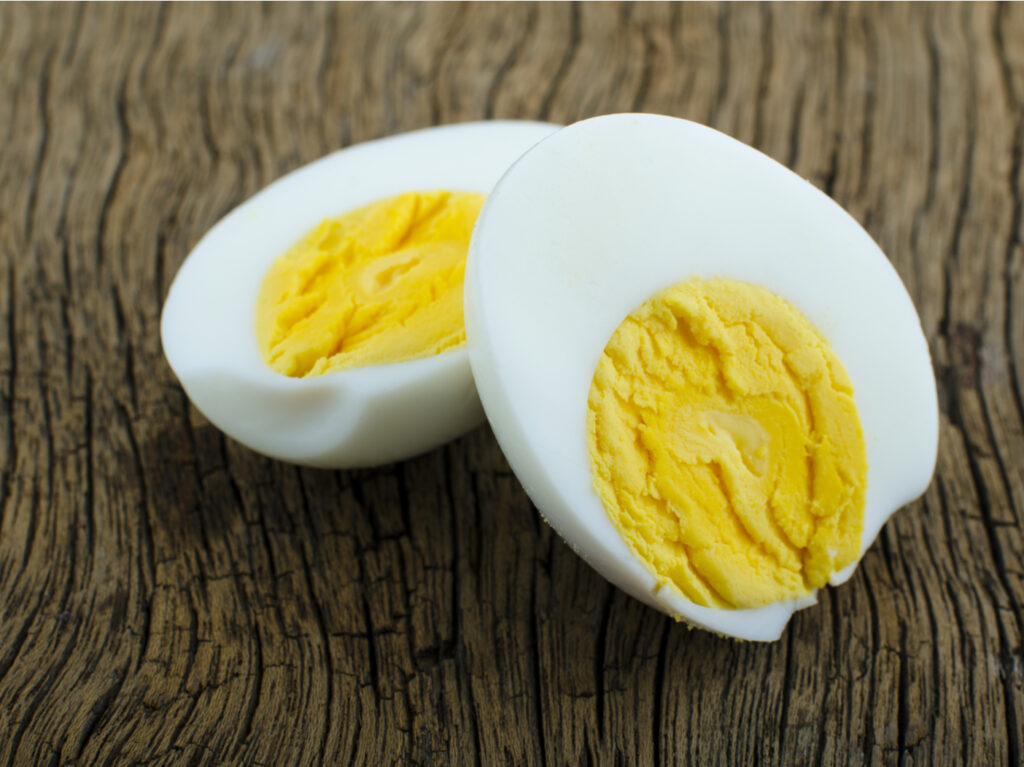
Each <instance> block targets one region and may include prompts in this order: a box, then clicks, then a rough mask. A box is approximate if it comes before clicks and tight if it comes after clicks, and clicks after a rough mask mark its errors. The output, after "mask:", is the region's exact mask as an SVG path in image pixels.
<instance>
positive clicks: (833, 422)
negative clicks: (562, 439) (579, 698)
mask: <svg viewBox="0 0 1024 767" xmlns="http://www.w3.org/2000/svg"><path fill="white" fill-rule="evenodd" d="M587 429H588V442H589V449H590V459H591V469H592V475H593V483H594V489H595V490H596V492H597V494H598V495H599V496H600V498H601V501H602V502H603V504H604V506H605V508H606V510H607V511H608V514H609V515H610V517H611V520H612V522H613V523H614V525H615V526H616V528H617V529H618V530H619V532H620V533H621V535H622V536H623V538H624V539H625V541H626V542H627V544H628V545H629V546H630V548H631V549H632V550H633V551H634V553H635V554H636V555H637V556H638V557H640V559H641V560H643V562H644V563H645V564H646V565H647V566H648V568H649V569H650V570H651V571H652V572H653V573H654V574H655V576H656V577H657V578H658V581H659V583H661V584H663V585H664V584H674V585H675V586H676V587H677V588H678V589H679V590H680V591H681V592H682V593H683V595H685V596H686V597H687V598H688V599H689V600H691V601H692V602H694V603H696V604H698V605H704V606H709V607H728V608H748V607H759V606H762V605H766V604H769V603H771V602H775V601H778V600H783V599H788V598H791V597H797V596H801V595H805V594H807V593H808V592H809V591H810V590H811V589H814V588H818V587H820V586H823V585H824V584H825V583H827V582H828V579H829V577H830V576H831V575H832V573H834V572H835V571H836V570H839V569H841V568H843V567H845V566H846V565H848V564H850V563H851V562H853V561H854V560H855V559H856V558H857V556H858V555H859V554H860V546H861V532H862V529H863V525H864V491H865V487H866V484H867V456H866V452H865V447H864V437H863V433H862V430H861V424H860V419H859V417H858V415H857V409H856V406H855V405H854V401H853V389H852V386H851V384H850V380H849V378H848V377H847V374H846V371H845V370H844V369H843V366H842V365H841V364H840V362H839V360H838V359H837V358H836V356H835V354H834V353H833V351H832V349H831V347H830V346H829V344H828V342H827V341H826V340H825V339H824V338H823V337H822V336H821V335H820V334H819V333H818V332H817V331H816V330H815V329H814V327H813V326H812V325H811V324H810V323H809V322H808V321H807V319H806V318H804V317H803V315H801V314H800V313H799V312H798V311H797V310H796V309H794V308H793V307H792V306H791V305H790V304H788V303H787V302H786V301H784V300H783V299H781V298H779V297H778V296H776V295H775V294H773V293H770V292H769V291H767V290H764V289H763V288H760V287H756V286H754V285H750V284H747V283H742V282H736V281H733V280H724V279H714V280H706V281H704V280H697V279H692V280H688V281H686V282H683V283H680V284H678V285H676V286H674V287H672V288H669V289H668V290H665V291H663V292H661V293H659V294H657V295H655V296H654V297H653V298H651V299H650V300H649V301H647V302H646V303H644V304H643V305H642V306H640V308H638V309H637V310H636V311H634V312H633V313H632V314H631V315H630V316H629V317H627V318H626V319H625V320H624V321H623V322H622V324H621V325H619V327H618V329H617V330H616V331H615V333H614V334H613V335H612V338H611V340H610V341H609V342H608V345H607V347H606V348H605V350H604V354H603V355H602V357H601V360H600V362H599V363H598V366H597V370H596V372H595V374H594V378H593V381H592V384H591V388H590V395H589V398H588V417H587Z"/></svg>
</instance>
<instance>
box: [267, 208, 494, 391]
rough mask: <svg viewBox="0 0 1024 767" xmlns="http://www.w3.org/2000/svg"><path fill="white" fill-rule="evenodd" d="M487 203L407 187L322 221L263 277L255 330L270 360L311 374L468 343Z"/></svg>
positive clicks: (281, 368) (279, 367)
mask: <svg viewBox="0 0 1024 767" xmlns="http://www.w3.org/2000/svg"><path fill="white" fill-rule="evenodd" d="M483 202H484V196H483V195H480V194H472V193H468V192H448V191H432V192H409V193H407V194H402V195H399V196H397V197H392V198H390V199H386V200H381V201H379V202H376V203H373V204H372V205H368V206H366V207H364V208H360V209H358V210H354V211H351V212H349V213H346V214H344V215H342V216H339V217H337V218H329V219H326V220H325V221H323V222H321V223H320V225H319V226H317V227H316V228H315V229H313V231H311V232H309V234H307V235H306V236H305V237H303V238H302V239H301V240H300V241H299V242H297V243H296V244H295V245H294V246H293V247H292V248H291V249H290V250H289V251H288V252H287V253H286V254H285V255H283V256H282V257H281V258H279V259H278V260H277V261H276V262H275V263H274V264H273V266H271V268H270V271H269V272H268V273H267V276H266V277H265V278H264V281H263V287H262V288H261V290H260V294H259V297H258V299H257V306H256V336H257V340H258V342H259V345H260V351H261V353H262V354H263V358H264V360H265V361H266V363H267V364H268V365H270V367H272V368H273V369H274V370H276V371H277V372H279V373H282V374H284V375H286V376H295V377H302V376H315V375H320V374H322V373H329V372H332V371H335V370H343V369H345V368H353V367H361V366H365V365H383V364H387V363H392V362H405V361H407V360H413V359H417V358H420V357H427V356H430V355H432V354H439V353H440V352H443V351H446V350H448V349H452V348H455V347H457V346H461V345H462V344H464V343H465V341H466V329H465V326H464V324H463V318H462V283H463V276H464V273H465V269H466V251H467V250H468V248H469V238H470V235H471V234H472V233H473V225H474V224H475V222H476V218H477V215H478V214H479V213H480V208H481V206H482V205H483Z"/></svg>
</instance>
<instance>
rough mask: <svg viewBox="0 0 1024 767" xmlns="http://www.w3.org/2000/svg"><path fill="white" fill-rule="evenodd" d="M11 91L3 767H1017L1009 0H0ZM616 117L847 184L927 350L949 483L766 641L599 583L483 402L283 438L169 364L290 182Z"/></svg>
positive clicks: (4, 340)
mask: <svg viewBox="0 0 1024 767" xmlns="http://www.w3.org/2000/svg"><path fill="white" fill-rule="evenodd" d="M0 80H2V86H0V132H2V136H3V139H2V145H0V147H2V148H0V468H2V475H0V764H8V765H21V764H32V763H40V764H70V763H82V764H94V763H95V764H110V763H129V762H132V763H134V762H140V763H160V764H192V763H195V764H214V763H218V764H219V763H239V764H321V763H323V764H336V763H342V764H345V763H353V764H393V763H406V762H411V763H421V764H445V763H449V762H452V763H460V764H462V763H477V764H484V765H491V764H504V763H511V764H569V763H571V764H577V763H609V764H610V763H616V764H648V763H653V764H676V763H690V764H705V763H708V764H710V763H730V764H768V763H784V764H816V763H829V764H861V763H871V764H883V763H884V764H911V763H914V764H939V763H945V764H1006V763H1010V764H1019V763H1021V760H1022V728H1024V694H1022V665H1021V663H1022V658H1021V652H1022V649H1021V636H1022V628H1024V624H1022V621H1024V615H1022V605H1024V537H1022V532H1024V529H1022V516H1024V432H1022V411H1024V248H1022V235H1024V119H1022V116H1024V111H1022V110H1024V7H1021V6H992V5H971V6H958V5H953V6H949V5H942V6H927V5H914V6H905V5H885V6H880V5H848V6H846V5H844V6H835V5H772V6H757V5H744V6H738V5H737V6H734V5H722V6H717V5H685V6H671V7H669V6H664V5H635V6H630V5H614V4H607V5H606V4H600V5H573V6H566V5H506V4H496V5H475V6H470V5H397V6H396V5H372V6H371V5H342V6H294V5H289V6H236V5H225V6H216V7H215V6H205V5H172V6H166V5H163V6H157V5H143V6H131V5H128V6H120V5H118V6H81V5H69V6H25V5H2V6H0ZM625 110H642V111H650V112H662V113H665V114H670V115H678V116H682V117H687V118H691V119H694V120H697V121H700V122H704V123H707V124H709V125H712V126H714V127H716V128H718V129H721V130H723V131H725V132H727V133H729V134H731V135H733V136H736V137H737V138H739V139H741V140H743V141H745V142H748V143H750V144H753V145H754V146H757V147H759V148H760V149H762V150H763V151H765V152H767V153H768V154H769V155H771V156H773V157H775V158H776V159H778V160H779V161H780V162H782V163H784V164H786V165H787V166H789V167H791V168H793V169H795V170H796V171H797V172H798V173H800V174H802V175H804V176H806V177H807V178H809V179H810V180H811V181H812V182H813V183H815V184H816V185H817V186H819V187H820V188H822V189H824V190H825V191H826V192H827V193H828V194H830V195H832V196H833V197H834V198H835V199H836V200H837V201H838V202H839V203H841V204H842V205H843V206H844V207H846V208H847V209H848V210H849V211H850V212H851V213H852V214H853V215H854V216H855V217H856V218H857V219H858V220H860V221H861V222H862V223H863V224H864V226H865V227H866V228H867V230H868V231H869V232H870V233H871V234H872V236H874V237H875V239H876V240H877V241H878V242H879V244H880V245H881V246H882V248H883V250H885V252H886V253H887V254H888V255H889V257H890V258H891V259H892V262H893V264H894V265H895V267H896V268H897V269H898V270H899V273H900V275H901V276H902V278H903V280H904V281H905V282H906V285H907V288H908V289H909V291H910V293H911V295H912V296H913V299H914V302H915V304H916V305H917V307H918V309H919V311H920V314H921V319H922V321H923V324H924V330H925V333H926V335H927V337H928V340H929V343H930V345H931V352H932V355H933V358H934V363H935V370H936V374H937V377H938V382H939V398H940V405H941V411H942V412H941V423H942V428H941V450H940V455H939V463H938V470H937V473H936V478H935V480H934V482H933V483H932V485H931V487H930V489H929V490H928V492H927V493H926V494H925V496H924V498H923V499H922V500H919V501H918V502H916V503H914V504H911V505H910V506H909V507H907V508H906V509H904V510H903V511H901V512H900V513H899V514H898V515H897V516H896V517H895V518H894V519H893V520H892V521H891V522H890V523H889V524H888V525H887V527H886V528H885V530H884V531H883V534H882V535H881V537H880V539H879V541H878V542H877V543H876V544H875V545H874V547H873V548H872V549H871V550H870V551H869V552H868V554H867V556H866V558H865V559H864V561H863V563H862V565H861V567H860V569H859V570H858V572H857V574H856V575H855V577H854V578H853V579H852V580H851V581H850V582H849V583H848V584H846V585H845V586H843V587H841V588H839V589H836V590H827V591H825V592H824V593H823V594H822V595H821V599H820V604H819V605H817V606H816V607H814V608H812V609H809V610H807V611H805V612H802V613H800V614H798V615H797V616H796V618H795V619H794V620H793V622H792V623H791V624H790V626H789V628H788V629H787V631H786V633H785V634H784V635H783V637H782V639H781V640H780V641H779V642H777V643H774V644H768V645H759V644H758V645H755V644H742V643H737V642H733V641H728V640H724V639H719V638H716V637H715V636H712V635H710V634H707V633H704V632H700V631H688V630H687V629H686V627H685V626H683V625H677V624H676V623H674V622H673V621H672V620H671V619H670V618H667V617H666V616H664V615H662V614H660V613H657V612H655V611H653V610H650V609H648V608H646V607H643V606H641V605H640V604H639V603H637V602H635V601H633V600H632V599H630V598H628V597H626V596H625V595H624V594H622V593H621V592H619V591H618V590H616V589H614V588H612V587H611V586H609V585H608V584H607V583H606V582H605V581H604V580H603V579H602V578H601V577H599V576H598V575H596V574H595V573H594V572H593V571H591V569H590V568H589V567H587V566H586V565H584V564H583V562H582V561H581V560H580V559H578V558H577V557H576V556H575V555H574V554H573V553H572V552H571V551H570V549H569V548H568V547H567V546H566V545H565V544H563V543H562V542H561V540H560V539H559V538H558V537H557V536H556V535H555V534H553V533H552V531H551V530H550V529H549V528H548V527H547V526H546V525H545V524H544V523H543V522H542V521H541V519H540V518H539V516H538V514H537V513H536V511H535V510H534V509H533V508H532V507H531V505H530V502H529V500H528V499H527V497H526V495H525V493H524V492H523V490H522V488H521V487H520V485H519V483H518V481H517V480H516V478H515V477H514V476H513V475H512V474H511V473H510V471H509V468H508V466H507V464H506V462H505V460H504V458H503V457H502V455H501V452H500V451H499V449H498V446H497V444H496V442H495V440H494V438H493V436H492V434H491V432H490V430H489V429H488V428H487V427H483V428H480V429H477V430H476V431H474V432H473V433H471V434H469V435H468V436H466V437H465V438H463V439H460V440H458V441H457V442H455V443H453V444H451V445H448V446H446V447H444V448H442V449H439V450H436V451H435V452H433V453H430V454H429V455H426V456H423V457H421V458H417V459H415V460H411V461H408V462H405V463H402V464H398V465H393V466H386V467H383V468H380V469H374V470H361V471H317V470H308V469H297V468H295V467H292V466H288V465H285V464H282V463H277V462H275V461H272V460H269V459H265V458H263V457H261V456H259V455H256V454H254V453H252V452H250V451H249V450H247V449H245V448H242V447H241V446H239V445H238V444H236V443H234V442H233V441H231V440H230V439H226V438H225V437H224V436H223V435H222V434H221V433H220V432H218V431H217V430H216V429H214V428H213V427H212V426H210V425H209V424H208V423H207V422H206V421H205V420H204V419H203V418H202V417H201V416H200V415H199V414H198V413H197V412H196V411H195V409H193V408H192V407H191V406H190V405H189V403H188V401H187V399H186V398H185V396H184V394H183V393H182V390H181V388H180V387H179V385H178V384H177V382H176V381H175V379H174V378H173V376H172V374H171V372H170V370H169V368H168V367H167V365H166V363H165V362H164V359H163V356H162V354H161V350H160V343H159V337H158V320H159V315H160V308H161V304H162V301H163V298H164V296H165V294H166V292H167V288H168V285H169V283H170V280H171V279H172V278H173V276H174V274H175V271H176V270H177V268H178V266H179V264H180V263H181V261H182V259H183V258H184V257H185V255H186V254H187V253H188V251H189V250H190V249H191V247H192V246H193V245H194V244H195V243H196V241H197V240H198V239H199V237H200V236H201V235H202V234H203V233H204V232H205V231H206V230H207V229H208V228H209V227H210V226H211V225H212V224H213V223H214V222H215V221H217V219H218V218H220V217H221V216H222V215H224V214H225V213H227V212H228V211H229V210H230V209H231V208H232V207H233V206H234V205H236V204H238V203H240V202H241V201H242V200H244V199H245V198H247V197H248V196H249V195H251V194H253V193H254V192H255V191H257V190H258V189H260V188H261V187H263V186H264V185H266V184H267V183H269V182H270V181H272V180H273V179H275V178H276V177H278V176H279V175H281V174H282V173H284V172H286V171H288V170H291V169H293V168H295V167H297V166H299V165H301V164H303V163H306V162H308V161H310V160H313V159H314V158H317V157H319V156H321V155H323V154H325V153H327V152H329V151H331V150H334V149H337V148H339V147H342V146H346V145H348V144H352V143H355V142H359V141H363V140H366V139H372V138H375V137H378V136H383V135H387V134H391V133H395V132H398V131H403V130H407V129H412V128H419V127H423V126H428V125H433V124H438V123H448V122H455V121H461V120H468V119H482V118H540V119H547V120H553V121H557V122H571V121H574V120H577V119H580V118H583V117H587V116H590V115H595V114H599V113H603V112H613V111H625ZM864 311H865V312H870V311H871V297H870V296H865V297H864Z"/></svg>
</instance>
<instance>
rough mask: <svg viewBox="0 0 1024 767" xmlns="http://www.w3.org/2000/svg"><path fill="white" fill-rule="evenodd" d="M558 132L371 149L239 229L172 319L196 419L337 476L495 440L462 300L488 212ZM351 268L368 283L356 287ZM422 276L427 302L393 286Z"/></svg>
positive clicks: (180, 370)
mask: <svg viewBox="0 0 1024 767" xmlns="http://www.w3.org/2000/svg"><path fill="white" fill-rule="evenodd" d="M554 130H556V126H552V125H548V124H544V123H533V122H517V121H493V122H483V123H465V124H460V125H451V126H444V127H439V128H429V129H426V130H421V131H415V132H412V133H406V134H402V135H398V136H393V137H389V138H385V139H380V140H377V141H370V142H366V143H363V144H358V145H355V146H352V147H349V148H347V149H343V150H341V151H339V152H335V153H334V154H331V155H328V156H326V157H324V158H322V159H320V160H317V161H315V162H313V163H311V164H309V165H306V166H305V167H303V168H300V169H299V170H297V171H295V172H293V173H291V174H289V175H287V176H285V177H283V178H281V179H280V180H278V181H276V182H274V183H273V184H271V185H270V186H268V187H267V188H266V189H264V190H262V191H261V192H259V193H258V194H256V195H255V196H253V197H252V198H250V199H249V200H247V201H246V202H245V203H243V204H242V205H240V206H239V207H237V208H236V209H235V210H233V211H232V212H231V213H229V214H228V215H227V216H225V217H224V218H223V219H222V220H221V221H220V222H218V223H217V224H216V226H214V227H213V228H212V229H211V230H210V231H209V232H208V233H207V234H206V236H205V237H203V239H202V240H201V241H200V242H199V244H198V245H196V247H195V249H194V250H193V251H192V252H191V253H190V254H189V256H188V257H187V258H186V260H185V262H184V263H183V264H182V266H181V269H180V270H179V272H178V274H177V276H176V277H175V279H174V282H173V284H172V285H171V288H170V291H169V293H168V296H167V300H166V303H165V305H164V309H163V314H162V317H161V340H162V342H163V348H164V353H165V355H166V357H167V360H168V362H169V363H170V365H171V368H172V369H173V370H174V373H175V374H176V375H177V377H178V379H179V380H180V381H181V384H182V386H183V387H184V389H185V391H186V393H187V394H188V396H189V398H190V399H191V401H192V402H193V404H195V406H196V407H197V408H198V409H199V410H200V411H201V412H202V413H203V414H204V415H205V416H206V417H207V418H208V419H209V420H210V421H211V422H212V423H213V424H214V425H215V426H217V427H218V428H220V429H221V430H222V431H224V432H225V433H227V434H228V435H230V436H231V437H234V438H235V439H237V440H238V441H239V442H242V443H243V444H245V445H247V446H248V447H250V448H252V449H253V450H256V451H258V452H260V453H264V454H266V455H269V456H272V457H274V458H279V459H282V460H286V461H291V462H294V463H300V464H306V465H312V466H322V467H350V466H372V465H376V464H381V463H387V462H390V461H396V460H401V459H403V458H407V457H410V456H413V455H416V454H418V453H421V452H424V451H426V450H429V449H431V448H433V447H435V446H437V445H440V444H443V443H444V442H447V441H449V440H451V439H453V438H454V437H456V436H458V435H460V434H462V433H463V432H465V431H467V430H468V429H470V428H472V427H473V426H475V425H477V424H478V423H480V421H482V420H483V413H482V411H481V409H480V403H479V400H478V398H477V395H476V391H475V388H474V386H473V378H472V374H471V371H470V367H469V361H468V356H467V352H466V349H465V346H464V344H463V343H462V337H461V333H462V330H461V309H462V306H461V302H462V291H461V288H458V287H456V288H453V285H456V286H457V285H460V284H461V274H462V272H461V269H462V265H461V261H462V259H463V258H464V255H463V254H464V251H465V243H468V240H469V234H470V232H471V231H472V226H473V222H474V220H475V217H476V212H477V211H478V210H479V205H480V202H481V200H482V197H481V195H486V194H487V193H488V192H490V190H491V188H492V187H493V186H494V184H495V182H496V181H497V180H498V179H499V178H500V177H501V175H502V173H504V171H505V170H507V168H508V167H509V165H511V164H512V162H514V161H515V160H516V158H518V157H519V156H520V155H521V154H522V153H523V152H525V151H526V150H527V149H529V148H530V147H531V146H533V145H534V144H535V143H537V142H538V141H540V140H541V139H543V138H545V137H546V136H548V135H550V134H551V133H552V132H553V131H554ZM345 238H347V239H345ZM399 241H401V242H399ZM420 241H422V242H424V243H427V244H431V243H434V244H436V242H438V241H441V242H442V243H444V245H443V247H440V248H438V247H424V248H419V247H417V243H418V242H420ZM456 241H459V242H462V243H463V245H462V248H463V254H459V253H457V252H456V251H457V248H455V247H454V246H453V245H452V243H454V242H456ZM398 250H401V251H402V252H401V254H400V255H399V256H397V257H396V255H395V254H396V252H397V251H398ZM338 259H341V260H345V261H347V262H349V263H350V265H352V266H353V267H354V268H353V270H351V274H350V275H349V277H350V278H351V279H350V280H349V281H348V282H346V281H345V279H338V275H337V274H335V272H334V266H333V262H334V261H337V260H338ZM389 259H390V260H389ZM417 270H418V271H419V272H425V273H429V274H430V275H431V276H432V277H433V278H436V279H431V280H425V281H423V285H422V286H421V287H422V290H421V291H420V295H418V296H415V300H413V299H412V298H410V296H413V295H414V291H404V292H398V291H397V288H396V286H397V285H398V284H399V283H401V282H403V280H404V278H405V275H406V274H407V273H410V272H414V271H417ZM405 281H406V282H408V280H405ZM353 297H354V298H353ZM325 302H326V304H329V305H330V307H329V308H330V311H324V310H323V305H324V304H325ZM416 306H420V307H427V308H428V309H429V311H425V312H422V313H420V314H416V315H415V316H413V312H412V311H411V310H410V309H409V307H412V308H415V307H416ZM342 325H343V326H344V327H342ZM453 326H454V327H457V331H456V332H452V330H451V328H452V327H453ZM381 327H384V328H385V331H384V332H383V333H381V332H379V331H380V328H381ZM405 328H416V332H415V333H414V332H411V331H410V332H405V331H404V329H405ZM388 329H390V330H388ZM382 348H386V350H387V351H386V353H384V354H379V353H378V351H379V350H380V349H382Z"/></svg>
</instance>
